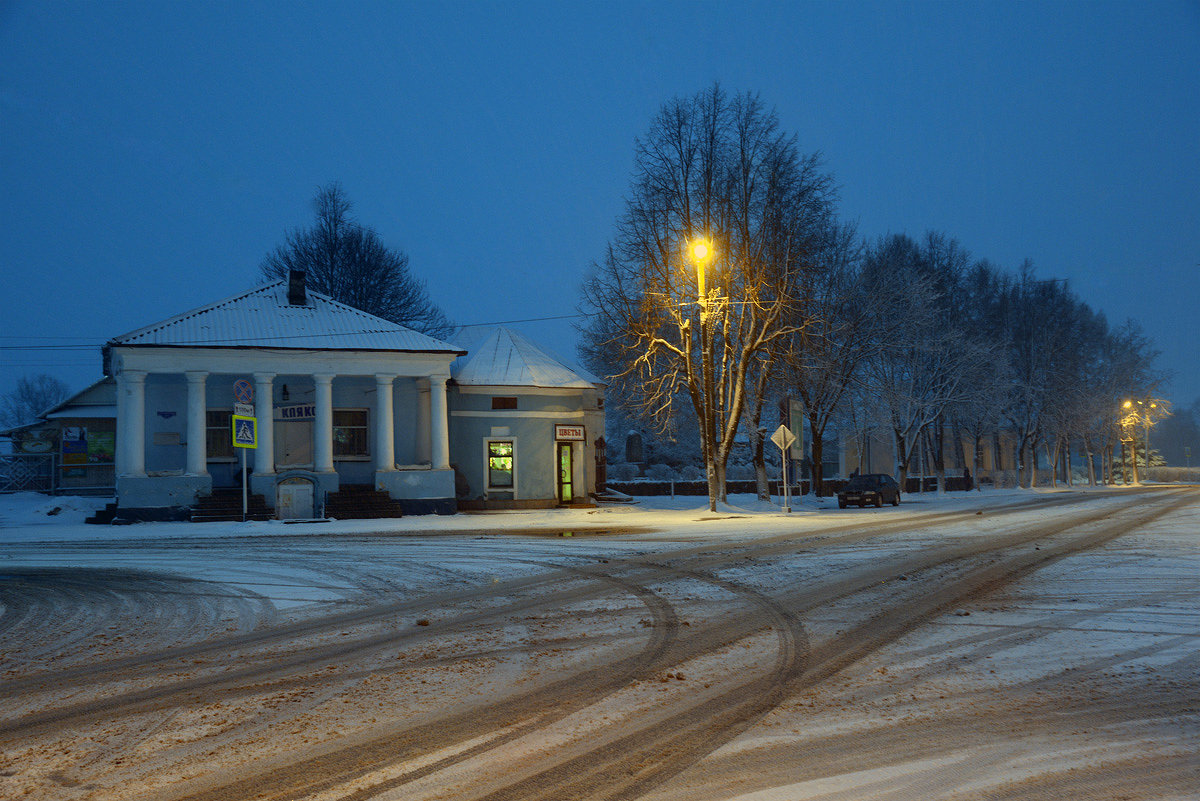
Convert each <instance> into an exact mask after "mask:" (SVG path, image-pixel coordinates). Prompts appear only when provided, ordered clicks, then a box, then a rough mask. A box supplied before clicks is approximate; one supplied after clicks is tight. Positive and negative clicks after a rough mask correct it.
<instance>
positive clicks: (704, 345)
mask: <svg viewBox="0 0 1200 801" xmlns="http://www.w3.org/2000/svg"><path fill="white" fill-rule="evenodd" d="M715 253H716V251H715V250H714V248H713V245H712V241H711V240H709V239H705V238H698V239H693V240H692V241H691V242H689V243H688V245H687V254H688V257H689V258H690V259H691V260H692V262H693V263H694V264H695V265H696V294H697V296H698V300H699V302H700V373H701V374H700V394H701V397H702V403H701V411H702V412H703V414H704V420H703V421H702V426H703V432H704V433H703V437H702V438H703V440H704V443H705V451H706V453H705V455H704V461H705V465H704V467H705V472H706V473H707V474H708V496H709V498H708V504H709V509H710V510H711V511H716V503H717V501H716V494H715V491H716V489H717V486H716V484H715V476H714V471H715V469H716V463H717V454H716V447H717V446H716V441H717V430H716V421H715V420H714V419H713V412H714V406H715V403H714V399H713V385H712V348H711V347H710V343H709V340H708V287H707V284H706V282H705V270H706V269H707V267H708V263H709V262H710V261H712V259H713V256H714V255H715Z"/></svg>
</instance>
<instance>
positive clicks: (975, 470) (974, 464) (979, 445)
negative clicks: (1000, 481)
mask: <svg viewBox="0 0 1200 801" xmlns="http://www.w3.org/2000/svg"><path fill="white" fill-rule="evenodd" d="M982 459H983V435H981V434H976V435H975V447H974V448H973V449H972V451H971V475H972V476H974V481H975V489H976V490H977V491H978V492H983V487H981V486H980V484H979V462H980V461H981V460H982ZM992 485H993V486H995V479H993V480H992Z"/></svg>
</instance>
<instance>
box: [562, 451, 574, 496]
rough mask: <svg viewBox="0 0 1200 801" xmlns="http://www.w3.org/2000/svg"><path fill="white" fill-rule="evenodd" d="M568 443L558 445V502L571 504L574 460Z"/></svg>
mask: <svg viewBox="0 0 1200 801" xmlns="http://www.w3.org/2000/svg"><path fill="white" fill-rule="evenodd" d="M573 456H574V449H573V448H572V447H571V443H570V442H560V443H558V501H559V503H571V502H572V501H573V500H575V460H574V458H572V457H573Z"/></svg>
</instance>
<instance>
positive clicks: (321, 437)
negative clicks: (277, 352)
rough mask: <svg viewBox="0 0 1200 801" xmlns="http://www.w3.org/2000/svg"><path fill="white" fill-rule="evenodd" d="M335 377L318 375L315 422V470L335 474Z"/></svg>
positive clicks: (324, 374)
mask: <svg viewBox="0 0 1200 801" xmlns="http://www.w3.org/2000/svg"><path fill="white" fill-rule="evenodd" d="M333 377H334V373H316V374H314V375H313V384H314V385H315V386H316V390H317V391H316V399H315V400H316V407H317V408H316V419H315V420H314V421H313V469H314V470H315V471H316V472H318V473H332V472H333Z"/></svg>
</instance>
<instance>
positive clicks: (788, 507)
mask: <svg viewBox="0 0 1200 801" xmlns="http://www.w3.org/2000/svg"><path fill="white" fill-rule="evenodd" d="M795 441H796V437H795V435H794V434H792V432H791V431H789V430H788V427H787V426H784V425H781V426H780V427H779V428H777V429H775V433H774V434H772V435H771V442H774V443H775V444H776V445H777V446H778V447H779V456H780V459H781V460H782V461H783V511H785V512H790V511H792V493H791V488H790V487H788V469H787V463H788V448H790V447H791V446H792V443H793V442H795Z"/></svg>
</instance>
